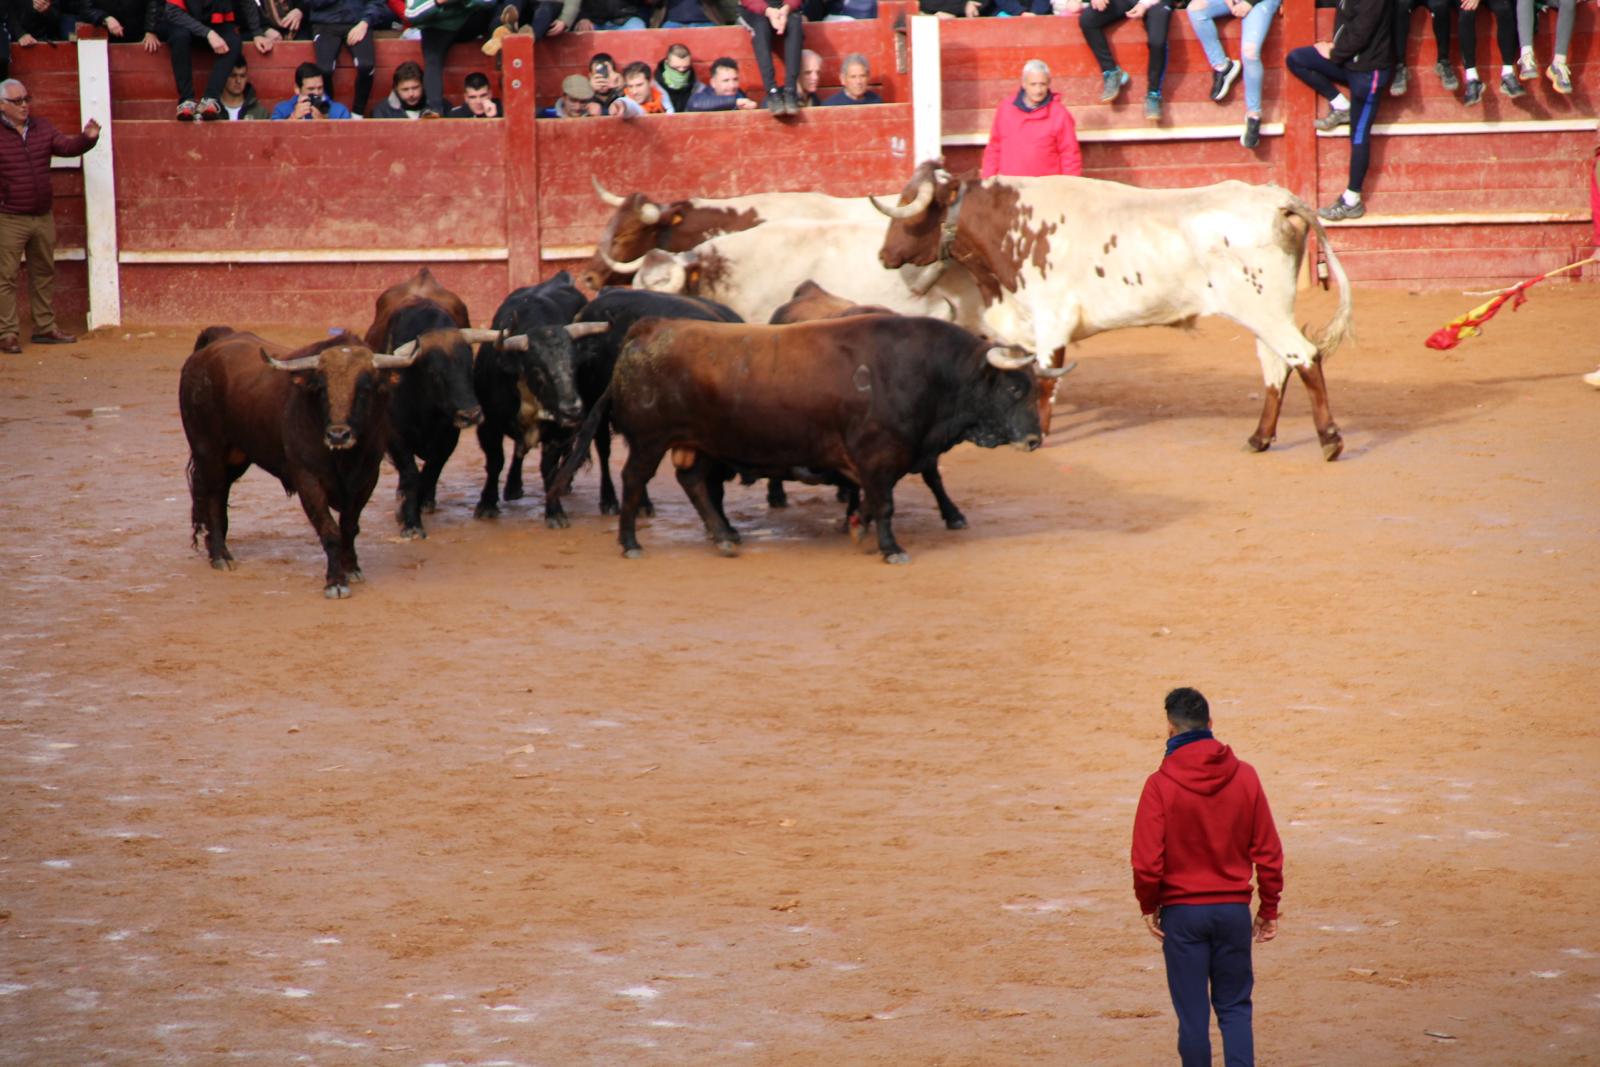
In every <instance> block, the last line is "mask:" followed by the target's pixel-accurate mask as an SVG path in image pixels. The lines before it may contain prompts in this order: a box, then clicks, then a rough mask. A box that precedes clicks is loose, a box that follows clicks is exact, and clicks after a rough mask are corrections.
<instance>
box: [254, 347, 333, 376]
mask: <svg viewBox="0 0 1600 1067" xmlns="http://www.w3.org/2000/svg"><path fill="white" fill-rule="evenodd" d="M261 356H262V358H263V359H265V360H266V361H267V362H268V363H270V364H272V366H273V367H274V369H276V370H288V371H295V370H316V368H317V363H318V361H319V357H317V356H301V357H300V358H299V359H289V360H283V359H274V358H273V357H272V355H271V354H270V353H269V352H268V351H267V350H266V349H265V348H263V349H262V350H261Z"/></svg>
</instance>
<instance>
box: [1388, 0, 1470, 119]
mask: <svg viewBox="0 0 1600 1067" xmlns="http://www.w3.org/2000/svg"><path fill="white" fill-rule="evenodd" d="M1454 2H1455V0H1394V30H1393V34H1394V81H1393V82H1391V83H1390V85H1389V95H1390V96H1404V95H1406V88H1407V87H1408V86H1409V85H1410V84H1411V77H1410V75H1409V73H1408V72H1407V71H1406V42H1408V41H1409V40H1410V39H1411V14H1412V12H1413V11H1415V10H1416V9H1417V8H1419V7H1424V6H1426V7H1427V9H1428V15H1429V17H1430V18H1431V19H1432V21H1433V49H1434V53H1435V54H1436V55H1437V56H1438V60H1437V62H1435V63H1434V65H1433V72H1434V73H1435V74H1437V75H1439V84H1440V85H1442V86H1444V87H1445V88H1446V89H1448V90H1450V91H1451V92H1452V93H1453V92H1455V91H1456V90H1457V89H1459V88H1461V79H1459V78H1457V77H1456V69H1455V68H1454V67H1452V66H1451V65H1450V10H1451V4H1452V3H1454Z"/></svg>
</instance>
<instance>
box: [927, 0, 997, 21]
mask: <svg viewBox="0 0 1600 1067" xmlns="http://www.w3.org/2000/svg"><path fill="white" fill-rule="evenodd" d="M917 6H918V7H919V8H920V9H921V11H922V13H923V14H924V15H934V16H937V17H938V18H942V19H959V18H969V19H975V18H982V17H983V16H984V15H986V14H993V13H994V0H921V2H920V3H919V4H918V5H917Z"/></svg>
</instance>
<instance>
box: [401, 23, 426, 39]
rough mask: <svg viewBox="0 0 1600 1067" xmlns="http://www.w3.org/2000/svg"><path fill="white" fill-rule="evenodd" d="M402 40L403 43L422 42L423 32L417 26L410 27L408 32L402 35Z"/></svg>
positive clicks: (407, 29)
mask: <svg viewBox="0 0 1600 1067" xmlns="http://www.w3.org/2000/svg"><path fill="white" fill-rule="evenodd" d="M400 39H401V40H402V41H420V40H422V30H420V29H418V28H417V27H416V26H409V27H407V28H406V32H404V33H402V34H401V35H400Z"/></svg>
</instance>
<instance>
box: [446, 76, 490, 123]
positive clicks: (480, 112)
mask: <svg viewBox="0 0 1600 1067" xmlns="http://www.w3.org/2000/svg"><path fill="white" fill-rule="evenodd" d="M504 113H505V112H504V111H503V110H502V109H501V107H500V101H498V100H496V99H495V98H494V90H492V89H490V88H489V76H488V75H487V74H483V73H481V72H480V71H476V70H475V71H473V72H472V73H471V74H468V75H467V77H466V80H465V81H463V82H462V83H461V106H460V107H453V108H451V109H450V110H449V111H448V112H446V113H445V116H444V117H445V118H447V119H497V118H499V117H500V116H501V115H502V114H504Z"/></svg>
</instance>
